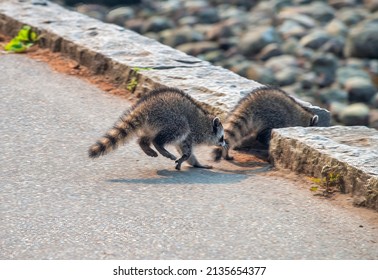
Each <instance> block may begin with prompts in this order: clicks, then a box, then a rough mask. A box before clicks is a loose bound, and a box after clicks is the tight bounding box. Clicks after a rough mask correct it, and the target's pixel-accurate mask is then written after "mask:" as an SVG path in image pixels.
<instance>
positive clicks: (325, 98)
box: [319, 88, 348, 108]
mask: <svg viewBox="0 0 378 280" xmlns="http://www.w3.org/2000/svg"><path fill="white" fill-rule="evenodd" d="M319 99H320V101H321V102H322V104H332V103H336V102H337V103H338V104H346V103H347V102H348V93H347V92H346V91H345V90H342V89H340V88H326V89H322V90H321V91H320V92H319ZM335 106H337V105H335ZM344 106H345V105H344ZM338 108H340V106H339V107H338Z"/></svg>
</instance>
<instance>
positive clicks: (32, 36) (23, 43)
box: [4, 25, 38, 52]
mask: <svg viewBox="0 0 378 280" xmlns="http://www.w3.org/2000/svg"><path fill="white" fill-rule="evenodd" d="M37 40H38V36H37V33H35V32H33V31H32V30H31V27H30V26H27V25H25V26H24V27H22V29H21V30H20V31H19V32H18V34H17V36H16V37H14V38H13V39H12V40H11V41H10V42H9V43H8V44H7V45H6V46H5V47H4V49H5V50H6V51H9V52H24V51H26V50H27V49H28V48H30V47H31V46H32V45H33V44H34V43H35V42H36V41H37Z"/></svg>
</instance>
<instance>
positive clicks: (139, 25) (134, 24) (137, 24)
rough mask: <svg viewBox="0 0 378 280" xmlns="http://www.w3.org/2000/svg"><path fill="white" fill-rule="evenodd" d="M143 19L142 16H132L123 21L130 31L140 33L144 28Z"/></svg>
mask: <svg viewBox="0 0 378 280" xmlns="http://www.w3.org/2000/svg"><path fill="white" fill-rule="evenodd" d="M144 24H145V20H144V19H142V18H133V19H129V20H127V21H126V22H125V25H124V26H125V27H126V28H127V29H130V30H132V31H135V32H138V33H142V32H143V28H144Z"/></svg>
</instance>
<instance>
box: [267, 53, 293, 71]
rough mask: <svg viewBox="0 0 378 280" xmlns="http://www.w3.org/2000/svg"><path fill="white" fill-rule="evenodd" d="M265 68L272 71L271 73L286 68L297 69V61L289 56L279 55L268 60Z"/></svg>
mask: <svg viewBox="0 0 378 280" xmlns="http://www.w3.org/2000/svg"><path fill="white" fill-rule="evenodd" d="M265 67H267V68H269V69H272V71H273V72H278V71H281V70H285V69H287V68H288V67H298V60H297V59H296V58H295V57H294V56H291V55H287V54H285V55H280V56H275V57H272V58H270V59H269V60H268V61H267V62H266V63H265Z"/></svg>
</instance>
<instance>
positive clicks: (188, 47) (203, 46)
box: [177, 41, 219, 56]
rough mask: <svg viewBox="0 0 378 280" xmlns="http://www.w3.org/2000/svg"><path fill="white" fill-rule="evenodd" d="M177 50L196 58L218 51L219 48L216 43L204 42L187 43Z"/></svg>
mask: <svg viewBox="0 0 378 280" xmlns="http://www.w3.org/2000/svg"><path fill="white" fill-rule="evenodd" d="M177 49H178V50H180V51H182V52H184V53H186V54H189V55H194V56H196V55H199V54H201V53H206V52H210V51H216V50H218V49H219V46H218V44H217V43H216V42H211V41H202V42H191V43H185V44H182V45H179V46H177Z"/></svg>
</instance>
